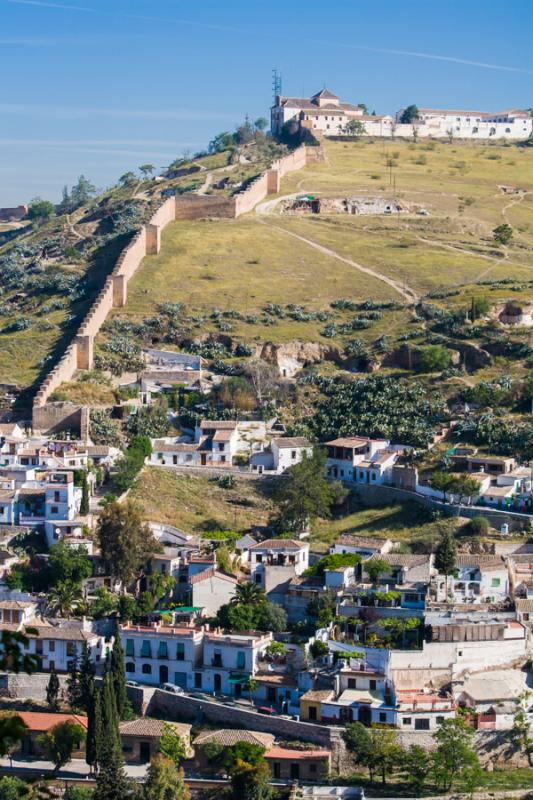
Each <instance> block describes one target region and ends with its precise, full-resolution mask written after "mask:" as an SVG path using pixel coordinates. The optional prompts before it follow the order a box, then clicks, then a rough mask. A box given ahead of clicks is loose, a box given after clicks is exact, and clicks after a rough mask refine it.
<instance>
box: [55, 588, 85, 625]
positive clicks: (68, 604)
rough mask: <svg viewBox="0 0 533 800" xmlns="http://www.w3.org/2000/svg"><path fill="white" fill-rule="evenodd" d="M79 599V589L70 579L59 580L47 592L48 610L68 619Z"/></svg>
mask: <svg viewBox="0 0 533 800" xmlns="http://www.w3.org/2000/svg"><path fill="white" fill-rule="evenodd" d="M80 600H81V589H80V587H79V586H76V585H75V584H73V583H70V581H60V582H59V583H58V584H56V586H54V587H53V589H50V592H49V594H48V610H49V611H50V612H51V613H52V614H54V616H60V617H66V619H69V617H70V615H71V614H72V612H73V611H74V610H75V609H76V608H77V607H78V605H79V602H80Z"/></svg>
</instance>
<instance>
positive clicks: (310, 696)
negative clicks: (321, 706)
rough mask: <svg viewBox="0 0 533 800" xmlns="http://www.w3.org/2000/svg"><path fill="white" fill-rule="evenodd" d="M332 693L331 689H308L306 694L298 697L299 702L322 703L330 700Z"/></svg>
mask: <svg viewBox="0 0 533 800" xmlns="http://www.w3.org/2000/svg"><path fill="white" fill-rule="evenodd" d="M333 695H334V692H333V689H310V690H309V691H308V692H306V693H305V694H303V695H302V696H301V697H300V700H313V701H317V702H322V701H324V702H325V701H326V700H331V698H332V697H333Z"/></svg>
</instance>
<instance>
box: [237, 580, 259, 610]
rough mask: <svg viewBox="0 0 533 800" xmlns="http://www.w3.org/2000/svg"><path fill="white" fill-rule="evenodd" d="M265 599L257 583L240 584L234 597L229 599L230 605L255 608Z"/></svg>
mask: <svg viewBox="0 0 533 800" xmlns="http://www.w3.org/2000/svg"><path fill="white" fill-rule="evenodd" d="M264 599H265V593H264V592H263V590H262V589H261V587H260V586H259V584H257V583H251V582H248V583H240V584H239V585H238V586H237V588H236V590H235V594H234V596H233V597H232V598H231V602H232V604H233V605H234V606H235V605H250V606H257V605H259V604H260V603H262V602H263V601H264Z"/></svg>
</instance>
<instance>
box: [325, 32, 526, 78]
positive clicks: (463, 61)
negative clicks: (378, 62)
mask: <svg viewBox="0 0 533 800" xmlns="http://www.w3.org/2000/svg"><path fill="white" fill-rule="evenodd" d="M313 41H317V40H313ZM323 44H324V43H323ZM331 44H333V43H331ZM335 46H336V47H342V48H343V49H348V50H363V51H365V52H367V53H383V54H385V55H393V56H407V57H411V58H425V59H429V60H431V61H447V62H450V63H452V64H464V65H465V66H468V67H481V68H482V69H493V70H500V71H502V72H521V73H524V74H526V75H533V70H530V69H525V68H524V67H509V66H506V65H504V64H490V63H488V62H485V61H471V60H470V59H467V58H456V57H455V56H443V55H439V54H437V53H419V52H418V51H416V50H393V49H390V48H387V47H366V46H365V45H358V44H342V43H341V42H335Z"/></svg>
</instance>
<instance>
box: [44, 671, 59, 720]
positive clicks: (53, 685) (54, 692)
mask: <svg viewBox="0 0 533 800" xmlns="http://www.w3.org/2000/svg"><path fill="white" fill-rule="evenodd" d="M46 702H47V703H48V705H49V706H50V708H51V709H52V710H53V711H57V709H58V706H59V678H58V677H57V672H56V671H55V669H52V670H51V671H50V680H49V681H48V686H47V687H46Z"/></svg>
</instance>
